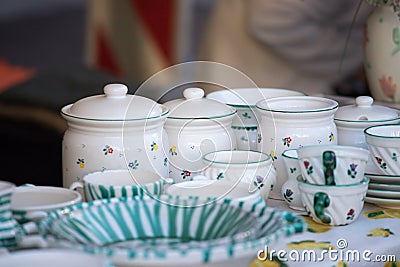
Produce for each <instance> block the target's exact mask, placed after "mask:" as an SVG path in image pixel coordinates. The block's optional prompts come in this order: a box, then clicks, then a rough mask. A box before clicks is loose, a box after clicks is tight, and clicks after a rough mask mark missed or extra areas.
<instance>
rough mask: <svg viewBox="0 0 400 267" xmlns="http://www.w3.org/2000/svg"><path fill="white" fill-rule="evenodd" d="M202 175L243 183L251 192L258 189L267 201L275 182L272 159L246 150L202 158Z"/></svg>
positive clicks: (213, 154)
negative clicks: (203, 165)
mask: <svg viewBox="0 0 400 267" xmlns="http://www.w3.org/2000/svg"><path fill="white" fill-rule="evenodd" d="M203 162H204V164H205V167H204V170H203V172H202V174H203V175H204V176H206V177H209V178H210V179H214V180H222V179H224V180H229V181H235V182H239V181H240V182H244V183H247V184H248V185H249V188H250V189H251V190H254V189H257V188H258V189H259V190H260V194H261V196H262V198H263V199H264V200H265V201H267V199H268V197H269V194H270V192H271V191H272V189H273V187H274V185H275V182H276V171H275V168H274V166H273V164H272V158H271V157H270V156H269V155H267V154H265V153H262V152H258V151H248V150H220V151H215V152H211V153H208V154H206V155H204V156H203Z"/></svg>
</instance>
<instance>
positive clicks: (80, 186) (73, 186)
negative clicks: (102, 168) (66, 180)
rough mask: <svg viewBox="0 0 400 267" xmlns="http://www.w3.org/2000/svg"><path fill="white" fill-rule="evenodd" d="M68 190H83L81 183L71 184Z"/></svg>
mask: <svg viewBox="0 0 400 267" xmlns="http://www.w3.org/2000/svg"><path fill="white" fill-rule="evenodd" d="M69 189H70V190H73V191H76V190H77V189H83V184H82V183H81V182H73V183H72V184H71V185H70V186H69Z"/></svg>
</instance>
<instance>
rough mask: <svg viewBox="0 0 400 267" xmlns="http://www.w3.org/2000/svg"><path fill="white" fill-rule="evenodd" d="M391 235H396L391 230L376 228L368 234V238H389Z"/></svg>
mask: <svg viewBox="0 0 400 267" xmlns="http://www.w3.org/2000/svg"><path fill="white" fill-rule="evenodd" d="M390 235H394V233H393V232H392V231H390V229H389V228H382V227H379V228H375V229H372V230H371V231H369V232H368V234H367V236H371V237H372V236H382V237H388V236H390Z"/></svg>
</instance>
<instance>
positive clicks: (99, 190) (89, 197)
mask: <svg viewBox="0 0 400 267" xmlns="http://www.w3.org/2000/svg"><path fill="white" fill-rule="evenodd" d="M172 183H173V180H172V179H170V178H162V177H161V176H160V175H158V174H157V173H155V172H151V171H135V172H130V171H129V170H105V171H98V172H93V173H89V174H87V175H85V176H84V177H83V182H74V183H73V184H72V185H71V186H70V189H72V190H76V189H78V188H82V189H83V192H84V197H85V200H86V201H93V200H96V199H103V198H114V197H132V196H142V195H146V194H150V195H160V194H162V193H163V191H164V187H165V186H166V185H167V184H172Z"/></svg>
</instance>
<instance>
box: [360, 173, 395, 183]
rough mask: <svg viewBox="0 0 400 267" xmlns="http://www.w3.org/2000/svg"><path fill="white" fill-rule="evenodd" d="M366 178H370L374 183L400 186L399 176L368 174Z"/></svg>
mask: <svg viewBox="0 0 400 267" xmlns="http://www.w3.org/2000/svg"><path fill="white" fill-rule="evenodd" d="M365 176H367V177H369V179H370V181H371V182H372V183H385V184H395V185H400V176H399V175H383V174H370V173H366V174H365Z"/></svg>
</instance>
